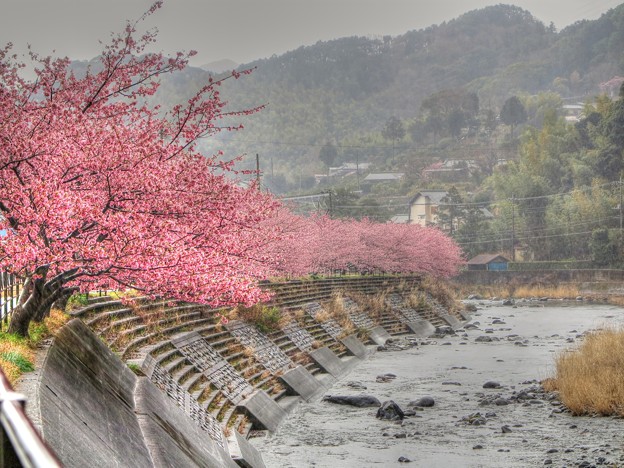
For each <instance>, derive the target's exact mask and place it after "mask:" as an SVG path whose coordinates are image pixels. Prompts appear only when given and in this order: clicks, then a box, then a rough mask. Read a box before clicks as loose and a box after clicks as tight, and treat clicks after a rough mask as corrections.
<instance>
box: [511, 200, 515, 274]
mask: <svg viewBox="0 0 624 468" xmlns="http://www.w3.org/2000/svg"><path fill="white" fill-rule="evenodd" d="M511 261H512V262H515V261H516V201H515V197H514V194H513V193H512V194H511Z"/></svg>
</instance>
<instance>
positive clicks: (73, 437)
mask: <svg viewBox="0 0 624 468" xmlns="http://www.w3.org/2000/svg"><path fill="white" fill-rule="evenodd" d="M419 283H420V278H418V277H413V278H409V277H389V278H383V277H381V278H368V277H364V278H358V279H355V278H351V279H350V278H331V279H328V280H322V281H303V282H289V283H288V284H284V285H274V288H275V290H276V291H275V292H276V295H275V297H274V300H273V303H272V305H274V306H275V307H278V308H279V309H280V310H281V312H282V313H288V314H289V313H290V312H289V311H291V310H294V312H293V313H292V315H286V316H287V317H290V322H289V323H288V324H287V326H284V327H283V328H282V329H279V330H274V331H272V332H270V333H269V334H266V335H265V334H263V333H261V332H260V330H259V329H257V328H254V327H253V325H252V324H250V323H242V322H239V321H237V320H231V321H230V322H228V323H227V324H225V326H224V325H223V324H221V322H219V321H218V318H217V317H216V316H215V314H214V311H210V310H205V311H203V310H202V311H199V312H197V311H195V310H194V309H195V308H196V307H197V306H195V305H193V307H191V308H189V307H190V306H191V305H184V306H178V305H176V304H173V305H162V304H161V305H159V303H155V304H152V305H151V307H150V304H140V305H137V308H136V310H134V309H132V308H128V307H124V305H123V304H121V303H118V302H119V301H114V300H110V301H108V300H104V301H101V300H99V298H98V300H97V301H94V302H93V303H92V304H91V305H90V306H88V307H87V308H85V310H86V312H85V311H83V312H84V313H81V314H77V315H79V316H80V317H81V318H80V319H79V318H76V319H74V320H72V321H70V322H69V323H68V324H67V325H66V326H65V327H63V328H62V329H61V330H60V331H59V333H58V334H57V335H56V337H55V339H54V340H53V342H52V345H51V346H50V347H49V349H48V352H47V354H46V356H45V358H44V359H43V362H42V363H41V365H40V366H38V367H39V371H38V377H36V378H35V377H33V378H31V380H32V381H33V386H34V387H36V389H35V395H31V396H32V399H30V400H29V401H30V403H29V405H31V404H34V405H36V408H37V409H38V411H36V413H37V415H36V417H35V420H36V421H37V425H38V426H39V428H40V430H41V432H42V435H43V437H44V439H45V440H46V441H47V442H48V444H49V445H50V446H51V447H52V449H53V450H54V452H55V453H56V454H57V456H58V457H59V459H60V460H61V461H62V463H63V464H64V465H65V466H68V467H70V466H71V467H83V466H94V467H99V466H102V467H104V466H106V467H109V466H132V467H144V466H145V467H152V466H159V467H160V466H206V467H227V466H237V465H238V466H243V467H245V468H264V463H263V461H262V458H261V454H259V453H258V452H257V450H256V449H255V448H254V447H253V446H252V445H251V444H249V442H248V441H247V440H246V439H245V435H246V434H248V433H249V432H248V431H250V430H251V428H257V429H265V430H268V431H274V430H276V429H277V427H278V426H279V423H280V422H281V420H282V419H283V418H284V417H285V415H286V413H287V412H288V411H290V410H292V409H293V408H294V407H295V406H296V405H298V404H299V403H301V402H303V401H310V400H311V399H314V398H318V397H320V395H321V394H322V393H323V391H324V390H325V389H327V388H329V386H331V384H332V383H333V382H334V381H335V379H336V378H339V377H342V376H343V375H346V374H347V373H348V372H349V371H350V370H351V369H352V368H353V366H355V365H357V363H358V362H359V361H361V360H362V359H366V358H367V356H368V354H369V352H370V351H371V350H369V349H368V348H367V346H366V344H365V342H361V341H359V339H358V337H357V336H356V335H355V334H354V332H353V331H352V330H353V328H346V327H345V328H344V329H343V325H341V324H339V323H338V322H336V321H335V320H333V318H331V317H330V318H327V317H325V318H322V317H323V315H322V314H321V313H320V312H323V310H324V309H323V307H324V306H322V305H321V301H326V300H329V299H330V298H332V297H333V295H334V294H335V293H336V292H337V291H345V290H347V288H348V291H349V292H348V294H355V293H360V294H363V295H374V294H377V293H379V292H381V291H384V292H387V291H394V293H393V294H390V295H389V296H388V298H387V299H386V307H384V308H381V309H380V310H378V311H374V310H370V311H369V310H368V306H366V305H364V306H360V305H359V304H358V303H357V302H356V301H354V300H352V299H351V298H349V297H347V296H345V297H343V298H342V299H343V301H344V302H343V304H344V307H345V311H347V312H348V316H349V321H350V322H351V325H352V326H353V327H355V328H361V329H367V330H369V332H370V336H369V338H370V341H371V342H374V343H376V344H377V345H383V344H384V343H385V342H386V340H387V339H389V338H390V336H391V334H392V335H400V334H405V333H417V334H418V335H419V336H420V335H422V334H428V333H430V332H432V331H433V330H435V327H436V326H447V325H450V326H456V325H459V320H461V319H462V317H461V316H457V317H451V316H450V315H449V314H448V311H446V310H442V309H443V308H442V306H441V305H440V304H439V303H437V302H436V300H435V299H434V298H433V297H431V298H429V299H428V301H429V303H430V306H429V307H424V306H423V307H421V308H420V309H418V310H416V309H412V308H410V307H408V306H407V305H406V303H405V301H404V298H402V296H401V295H400V294H399V293H398V292H396V291H406V292H409V291H411V288H412V287H414V286H417V285H418V284H419ZM364 304H366V301H364ZM189 311H190V312H189ZM369 312H371V313H372V312H375V313H374V314H372V315H370V314H369ZM315 313H318V314H317V315H318V320H317V318H316V317H317V315H315ZM150 314H153V315H150ZM150 317H154V318H153V319H151V318H150ZM373 318H374V320H373ZM149 324H153V327H150V326H149ZM108 330H113V332H114V333H112V334H111V336H109V335H107V331H108ZM241 330H242V331H241ZM200 332H201V334H200ZM98 333H99V335H98ZM135 335H136V336H135ZM120 336H121V337H122V338H124V339H125V341H124V340H121V341H119V340H118V339H119V337H120ZM107 340H108V341H107ZM127 343H137V346H136V347H135V348H130V346H129V345H128V344H127ZM317 345H318V346H317ZM112 346H117V348H114V347H112ZM371 348H374V347H373V346H371ZM249 353H251V354H252V356H247V354H249ZM302 355H303V357H302ZM120 356H121V357H125V358H126V359H128V360H129V361H132V362H131V364H133V365H137V364H136V363H137V362H140V363H141V364H140V368H141V370H142V371H143V374H144V375H142V376H140V377H139V376H137V375H135V374H134V373H133V372H132V371H131V370H130V368H128V366H127V364H126V363H124V362H123V360H122V359H120ZM306 356H307V358H306ZM243 357H246V358H245V359H243ZM308 358H309V359H308ZM274 364H275V365H274ZM278 364H279V365H278ZM235 365H238V367H234V366H235ZM137 367H138V366H137ZM250 370H251V372H249V371H250ZM278 379H281V383H280V380H278ZM273 381H276V382H277V383H278V384H279V386H275V385H274V382H273ZM274 388H277V390H278V391H271V389H274ZM33 402H34V403H33ZM219 415H222V416H221V417H219ZM239 422H240V424H239ZM230 423H232V424H230ZM226 434H229V437H226Z"/></svg>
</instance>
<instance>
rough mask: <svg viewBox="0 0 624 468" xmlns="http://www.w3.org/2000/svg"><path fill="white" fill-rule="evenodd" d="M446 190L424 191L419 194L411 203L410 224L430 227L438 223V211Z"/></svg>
mask: <svg viewBox="0 0 624 468" xmlns="http://www.w3.org/2000/svg"><path fill="white" fill-rule="evenodd" d="M447 194H448V192H447V191H446V190H423V191H422V192H418V193H417V194H416V195H414V197H413V198H412V199H411V200H410V202H409V223H410V224H420V225H421V226H429V225H431V224H437V223H438V209H439V206H440V204H442V199H443V198H444V197H446V196H447Z"/></svg>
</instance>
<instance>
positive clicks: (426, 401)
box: [407, 396, 435, 408]
mask: <svg viewBox="0 0 624 468" xmlns="http://www.w3.org/2000/svg"><path fill="white" fill-rule="evenodd" d="M433 405H435V400H434V399H433V398H431V397H429V396H426V397H422V398H421V399H420V400H414V401H410V402H409V403H408V404H407V406H417V407H419V408H431V407H432V406H433Z"/></svg>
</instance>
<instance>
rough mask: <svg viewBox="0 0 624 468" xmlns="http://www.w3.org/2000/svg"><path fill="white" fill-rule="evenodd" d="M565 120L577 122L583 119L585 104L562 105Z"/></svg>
mask: <svg viewBox="0 0 624 468" xmlns="http://www.w3.org/2000/svg"><path fill="white" fill-rule="evenodd" d="M562 109H563V114H564V118H565V121H566V122H568V123H575V122H578V121H579V120H581V118H582V117H583V110H584V109H585V106H583V104H580V103H577V104H566V105H564V106H563V107H562Z"/></svg>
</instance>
